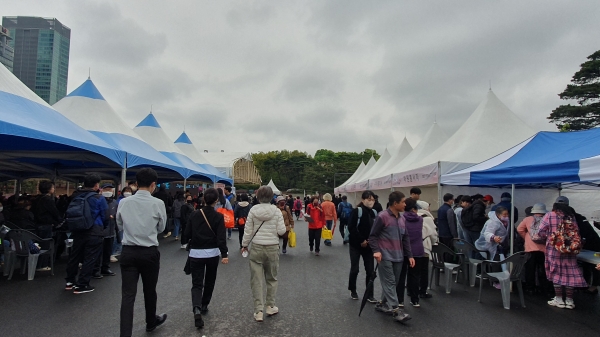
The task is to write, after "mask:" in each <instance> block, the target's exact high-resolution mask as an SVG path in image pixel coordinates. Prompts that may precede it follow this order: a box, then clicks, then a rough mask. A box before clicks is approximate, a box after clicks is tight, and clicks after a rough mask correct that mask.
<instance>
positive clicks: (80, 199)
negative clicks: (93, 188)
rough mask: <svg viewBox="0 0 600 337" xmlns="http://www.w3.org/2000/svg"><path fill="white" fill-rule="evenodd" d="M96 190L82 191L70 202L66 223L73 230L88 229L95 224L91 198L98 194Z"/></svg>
mask: <svg viewBox="0 0 600 337" xmlns="http://www.w3.org/2000/svg"><path fill="white" fill-rule="evenodd" d="M97 195H98V193H96V192H87V193H81V194H79V195H78V196H76V197H75V198H73V200H72V201H71V203H70V204H69V207H68V208H67V212H66V223H67V226H68V228H69V230H70V231H71V232H82V231H86V230H88V229H90V228H92V226H93V225H94V221H95V219H94V218H93V217H92V208H91V206H90V203H89V201H88V199H89V198H92V197H95V196H97Z"/></svg>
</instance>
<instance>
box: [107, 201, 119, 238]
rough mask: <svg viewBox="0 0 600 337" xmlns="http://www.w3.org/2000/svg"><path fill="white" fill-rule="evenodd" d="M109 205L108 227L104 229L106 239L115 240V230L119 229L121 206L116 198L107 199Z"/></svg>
mask: <svg viewBox="0 0 600 337" xmlns="http://www.w3.org/2000/svg"><path fill="white" fill-rule="evenodd" d="M106 202H107V204H108V209H107V210H106V218H107V221H108V226H106V228H104V232H103V235H104V238H113V237H115V228H116V227H117V206H119V204H118V203H117V201H116V200H115V199H114V198H110V199H106Z"/></svg>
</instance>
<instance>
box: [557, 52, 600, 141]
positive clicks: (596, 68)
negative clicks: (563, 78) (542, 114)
mask: <svg viewBox="0 0 600 337" xmlns="http://www.w3.org/2000/svg"><path fill="white" fill-rule="evenodd" d="M587 59H588V61H586V62H584V63H582V64H581V69H580V70H579V71H578V72H576V73H575V75H573V78H572V79H571V82H572V83H573V84H569V85H567V88H566V89H565V90H564V91H563V92H562V93H560V94H559V95H558V96H559V97H560V99H565V100H576V101H577V103H578V104H579V105H571V104H567V105H561V106H559V107H558V108H556V109H554V110H553V111H552V113H551V114H550V116H549V117H548V119H549V120H551V121H552V122H553V123H554V124H556V126H557V127H558V128H559V129H560V130H561V131H565V130H569V131H573V130H586V129H591V128H594V127H596V126H598V125H600V50H599V51H597V52H595V53H593V54H592V55H590V56H588V58H587Z"/></svg>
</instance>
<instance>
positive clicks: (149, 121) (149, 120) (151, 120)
mask: <svg viewBox="0 0 600 337" xmlns="http://www.w3.org/2000/svg"><path fill="white" fill-rule="evenodd" d="M140 126H149V127H151V128H159V129H160V124H158V121H157V120H156V118H155V117H154V115H153V114H152V112H150V113H149V114H148V116H146V118H144V119H143V120H142V121H141V122H140V124H138V125H136V128H137V127H140Z"/></svg>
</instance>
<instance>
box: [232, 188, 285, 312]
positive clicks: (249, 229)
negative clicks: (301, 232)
mask: <svg viewBox="0 0 600 337" xmlns="http://www.w3.org/2000/svg"><path fill="white" fill-rule="evenodd" d="M256 197H257V198H258V201H259V202H260V204H258V205H256V206H253V207H252V209H250V213H249V214H248V221H247V222H246V226H245V228H244V239H243V241H242V249H241V252H242V256H244V255H245V254H247V252H248V246H249V245H250V243H252V247H250V253H249V264H250V287H251V289H252V296H253V298H254V319H255V320H256V321H257V322H262V321H263V319H264V317H263V311H266V314H267V316H272V315H275V314H277V313H279V308H277V306H275V296H276V295H277V286H278V284H277V272H278V270H279V236H281V235H283V234H285V232H286V229H285V222H284V220H283V215H282V214H281V211H280V210H279V209H277V207H275V206H273V205H271V200H272V198H273V190H272V189H271V188H270V187H269V186H261V187H260V188H259V189H258V190H257V191H256ZM265 283H266V302H265V291H264V289H263V284H265ZM265 304H266V308H265Z"/></svg>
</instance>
